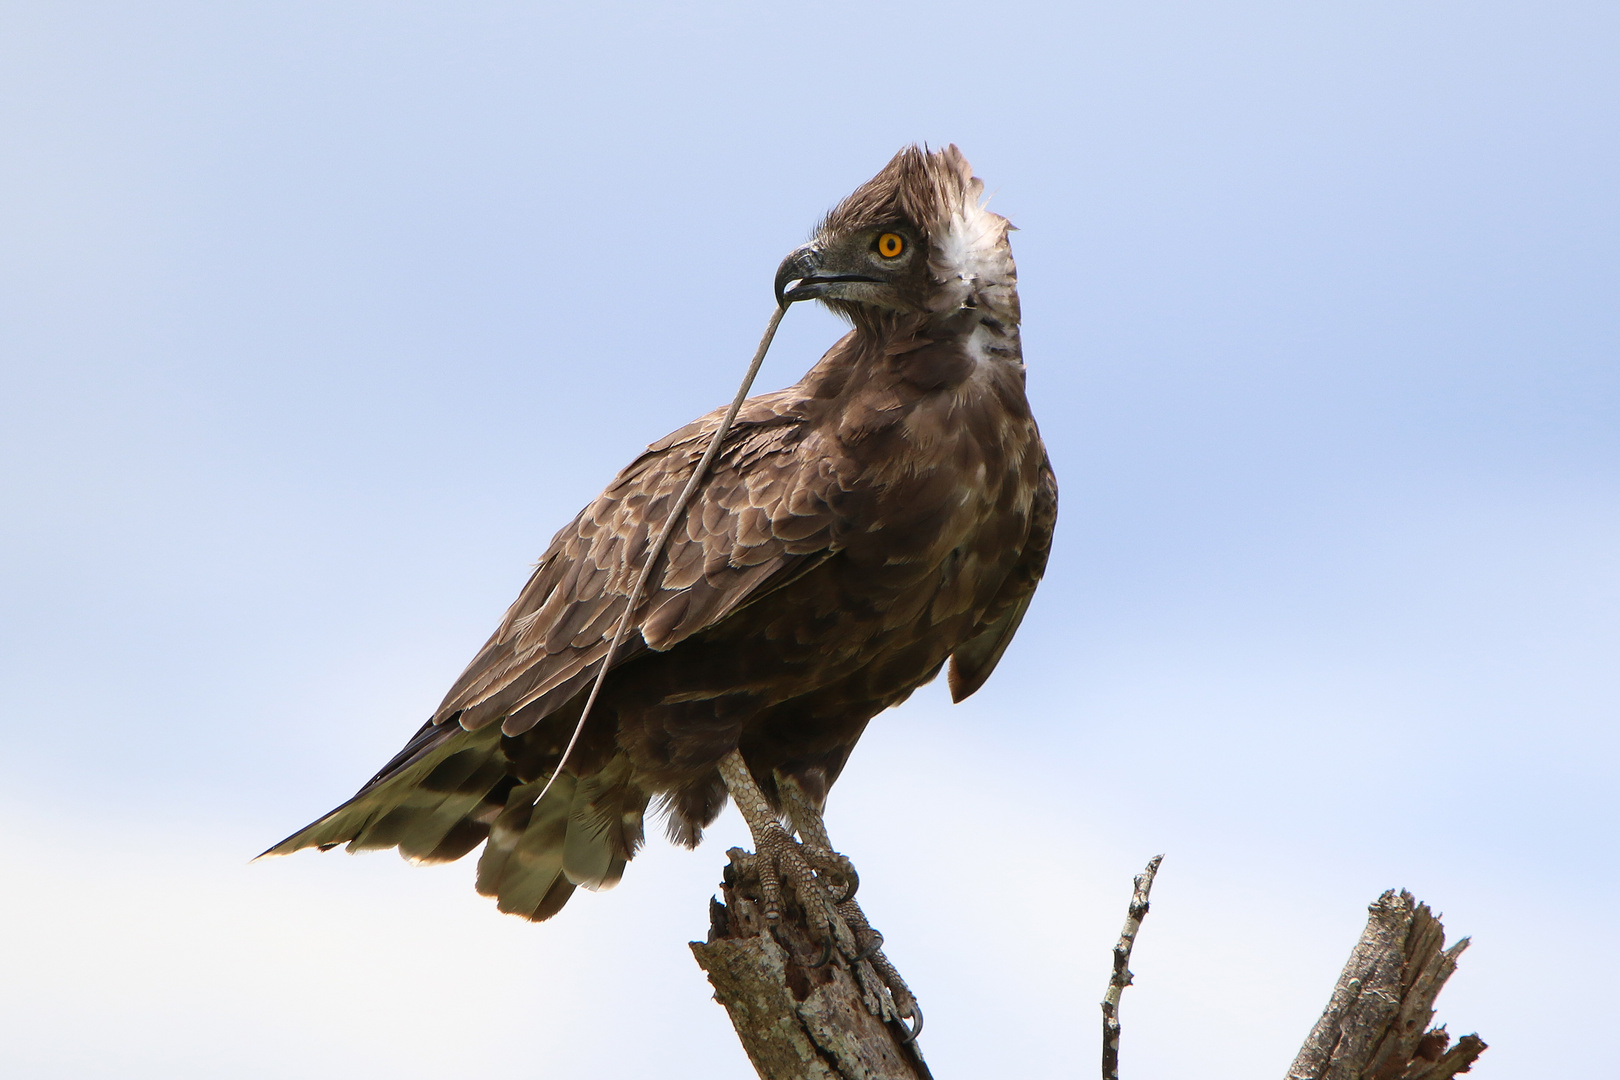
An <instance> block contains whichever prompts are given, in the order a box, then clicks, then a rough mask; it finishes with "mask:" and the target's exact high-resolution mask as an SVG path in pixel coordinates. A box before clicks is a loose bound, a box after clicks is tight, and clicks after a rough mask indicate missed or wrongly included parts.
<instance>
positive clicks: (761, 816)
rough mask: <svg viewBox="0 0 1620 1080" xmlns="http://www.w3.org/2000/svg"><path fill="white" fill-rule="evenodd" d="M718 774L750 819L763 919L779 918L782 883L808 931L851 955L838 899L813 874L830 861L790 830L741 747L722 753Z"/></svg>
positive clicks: (851, 938) (773, 922)
mask: <svg viewBox="0 0 1620 1080" xmlns="http://www.w3.org/2000/svg"><path fill="white" fill-rule="evenodd" d="M720 777H721V779H723V780H724V781H725V784H726V790H727V791H728V792H730V794H731V797H732V799H733V800H734V801H735V802H736V803H737V809H738V810H740V811H742V816H743V820H744V821H746V822H748V831H749V832H750V833H751V834H752V835H753V838H754V849H755V850H756V851H757V852H758V853H759V856H758V858H757V860H756V864H757V867H758V872H759V892H760V906H761V907H762V908H763V909H764V912H765V918H766V920H767V921H768V922H769V923H770V924H771V925H772V926H776V925H779V924H780V921H781V918H782V888H783V886H784V885H786V886H787V888H789V889H791V890H792V892H793V896H794V899H795V900H797V901H798V903H799V906H800V907H801V908H803V910H804V913H805V918H806V920H807V921H808V922H809V925H810V931H811V933H812V934H813V935H814V936H815V937H816V938H817V939H818V940H820V941H823V942H830V943H831V944H832V945H833V946H834V947H835V948H836V949H837V950H838V951H839V952H841V953H843V954H844V955H845V956H853V955H855V953H856V952H857V951H858V950H859V945H858V944H857V942H856V941H855V936H854V934H853V933H852V932H851V931H850V928H849V924H848V923H846V922H845V921H844V919H843V918H842V917H841V916H840V915H839V914H838V907H837V901H836V900H835V899H834V898H833V897H832V895H831V894H830V893H829V892H828V891H827V888H826V887H825V886H824V885H823V884H822V883H821V881H820V879H819V878H818V877H817V876H816V869H817V864H818V863H819V864H821V865H822V866H827V867H828V868H829V869H831V868H832V865H831V864H830V863H829V861H828V860H826V859H823V858H819V857H817V856H814V855H811V854H810V852H809V851H808V849H807V848H806V847H805V846H804V845H802V844H800V843H798V842H797V841H796V840H794V839H793V837H791V836H789V835H788V831H787V830H786V829H785V828H783V827H782V823H781V822H780V821H779V820H777V817H776V812H775V811H774V810H772V809H771V804H770V801H769V800H768V799H766V798H765V793H764V792H763V791H761V790H760V787H759V785H758V784H757V783H755V782H754V777H753V774H752V773H750V772H749V771H748V764H747V762H745V761H743V757H742V754H741V753H739V752H738V751H736V750H733V751H731V752H730V753H728V754H726V756H725V757H723V758H721V759H720ZM846 891H847V890H846Z"/></svg>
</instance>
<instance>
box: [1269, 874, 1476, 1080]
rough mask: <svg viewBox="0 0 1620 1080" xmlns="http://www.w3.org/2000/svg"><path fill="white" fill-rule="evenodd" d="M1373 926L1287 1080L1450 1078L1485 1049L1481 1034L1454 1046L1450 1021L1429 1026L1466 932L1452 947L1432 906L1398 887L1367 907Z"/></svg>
mask: <svg viewBox="0 0 1620 1080" xmlns="http://www.w3.org/2000/svg"><path fill="white" fill-rule="evenodd" d="M1367 911H1368V918H1367V928H1366V930H1365V931H1363V932H1362V935H1361V940H1360V941H1359V942H1358V943H1357V944H1356V947H1355V949H1354V950H1353V951H1352V952H1351V953H1350V960H1349V962H1348V963H1346V964H1345V965H1344V971H1343V972H1342V973H1341V974H1340V975H1339V982H1338V985H1337V986H1335V987H1334V988H1333V996H1332V997H1331V998H1330V999H1329V1000H1328V1005H1327V1009H1326V1010H1325V1011H1324V1012H1323V1013H1322V1018H1321V1019H1320V1020H1318V1021H1317V1022H1316V1027H1315V1028H1314V1029H1313V1030H1312V1031H1311V1035H1310V1038H1308V1039H1306V1040H1305V1045H1304V1046H1303V1047H1301V1048H1300V1051H1299V1056H1298V1057H1296V1058H1295V1059H1294V1064H1293V1067H1292V1068H1290V1069H1289V1070H1288V1080H1449V1078H1450V1077H1453V1076H1455V1075H1456V1074H1458V1073H1461V1072H1467V1071H1468V1069H1469V1067H1470V1066H1472V1065H1473V1063H1474V1060H1475V1059H1476V1058H1478V1057H1479V1055H1480V1054H1482V1053H1484V1051H1485V1043H1484V1042H1483V1041H1482V1040H1481V1039H1480V1037H1479V1036H1478V1035H1464V1036H1463V1037H1462V1038H1461V1039H1458V1040H1457V1045H1456V1046H1452V1047H1450V1048H1449V1049H1447V1047H1448V1044H1449V1043H1450V1042H1451V1036H1450V1034H1448V1033H1447V1031H1446V1029H1445V1026H1444V1025H1441V1026H1440V1027H1437V1028H1433V1029H1429V1030H1425V1029H1427V1028H1428V1027H1429V1021H1431V1020H1432V1019H1434V999H1435V998H1436V997H1437V996H1438V995H1439V993H1440V988H1441V987H1442V986H1444V985H1445V983H1446V980H1447V979H1449V978H1450V977H1451V973H1452V972H1453V971H1455V970H1456V969H1457V957H1458V956H1459V955H1460V954H1461V953H1462V951H1463V950H1464V949H1466V948H1467V947H1468V939H1467V938H1463V939H1462V940H1461V941H1458V942H1457V944H1455V945H1453V946H1452V947H1451V948H1449V949H1445V948H1443V947H1444V945H1445V927H1443V926H1442V925H1440V920H1439V919H1437V918H1435V917H1434V915H1433V913H1431V912H1430V911H1429V905H1427V904H1419V903H1416V902H1414V901H1413V899H1412V894H1411V893H1408V892H1401V893H1400V894H1399V895H1396V893H1395V890H1393V889H1391V890H1390V891H1389V892H1386V893H1385V894H1384V895H1383V896H1380V897H1379V898H1378V899H1377V900H1376V901H1374V902H1373V903H1372V904H1371V906H1369V907H1368V909H1367Z"/></svg>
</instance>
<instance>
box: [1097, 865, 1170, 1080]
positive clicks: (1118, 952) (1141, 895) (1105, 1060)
mask: <svg viewBox="0 0 1620 1080" xmlns="http://www.w3.org/2000/svg"><path fill="white" fill-rule="evenodd" d="M1163 861H1164V856H1163V855H1155V856H1153V858H1151V859H1149V860H1148V864H1147V869H1146V870H1143V871H1142V872H1141V873H1140V874H1137V875H1136V877H1135V878H1133V879H1132V881H1133V883H1134V884H1135V886H1136V888H1135V890H1134V891H1133V892H1132V893H1131V906H1130V907H1129V908H1128V909H1127V910H1126V912H1125V928H1124V929H1123V930H1121V931H1120V932H1119V942H1118V944H1116V945H1115V946H1114V971H1113V974H1111V975H1109V976H1108V992H1107V993H1105V994H1104V995H1103V999H1102V1014H1103V1051H1102V1074H1103V1080H1119V998H1120V995H1121V994H1123V993H1124V992H1125V988H1126V987H1127V986H1129V985H1131V967H1130V964H1131V949H1132V947H1134V946H1135V945H1136V932H1137V931H1138V930H1140V929H1141V928H1142V920H1143V919H1145V918H1147V913H1148V893H1150V892H1152V891H1153V878H1154V876H1155V875H1156V874H1158V872H1159V863H1161V862H1163Z"/></svg>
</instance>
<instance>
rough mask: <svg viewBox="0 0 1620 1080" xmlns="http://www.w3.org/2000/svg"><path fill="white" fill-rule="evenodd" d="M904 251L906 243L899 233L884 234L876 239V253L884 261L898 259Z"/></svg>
mask: <svg viewBox="0 0 1620 1080" xmlns="http://www.w3.org/2000/svg"><path fill="white" fill-rule="evenodd" d="M904 250H906V241H905V238H904V237H902V236H901V235H900V234H899V233H892V232H886V233H884V234H883V235H882V236H880V237H878V239H877V253H878V254H879V255H881V256H883V257H884V258H885V259H898V258H899V257H900V253H901V252H902V251H904Z"/></svg>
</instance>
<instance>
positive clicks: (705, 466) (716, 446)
mask: <svg viewBox="0 0 1620 1080" xmlns="http://www.w3.org/2000/svg"><path fill="white" fill-rule="evenodd" d="M786 314H787V307H786V305H778V307H777V309H776V310H775V311H773V312H771V318H770V321H769V322H767V323H766V324H765V334H764V336H762V337H761V338H760V339H759V348H757V349H755V350H754V359H753V361H752V362H751V363H750V364H749V365H748V372H747V373H746V374H745V375H743V381H742V385H741V386H739V387H737V396H736V397H734V398H732V399H731V408H729V409H727V410H726V415H725V416H723V417H721V418H720V426H719V427H717V428H715V429H714V434H713V435H712V436H711V437H710V438H709V447H708V449H706V450H704V451H703V456H702V457H701V458H699V459H698V463H697V467H696V468H694V469H693V470H692V475H691V477H690V478H689V479H688V480H687V481H686V486H685V487H684V488H682V489H681V494H680V496H679V497H678V498H676V500H675V505H674V506H672V507H670V510H669V517H667V518H665V519H664V527H663V528H662V529H660V530H659V532H658V539H656V540H654V541H653V545H652V547H650V548H648V549H647V557H646V559H644V560H643V561H642V563H641V573H640V574H638V575H637V576H636V584H635V587H634V588H632V589H631V590H630V599H629V600H628V601H627V602H626V603H625V605H624V614H623V615H622V616H620V617H619V625H618V627H617V628H616V629H615V630H614V631H613V640H612V641H611V642H609V643H608V647H607V654H606V655H605V656H603V657H602V668H601V670H600V671H598V672H597V673H596V681H595V682H594V683H592V684H591V693H590V696H589V697H587V698H586V699H585V707H584V708H583V709H581V710H580V713H579V722H578V723H577V724H575V725H574V733H573V734H572V735H570V736H568V745H567V746H565V747H563V752H562V757H560V758H558V759H557V767H556V769H554V770H553V771H552V773H551V776H550V778H549V779H547V780H546V786H545V787H543V788H541V789H540V794H538V795H536V796H535V797H534V801H535V803H536V804H538V803H539V802H540V800H542V799H544V798H545V797H546V792H548V791H550V790H551V785H552V784H554V783H556V781H557V777H559V776H561V775H562V771H563V766H564V765H566V764H568V757H569V755H570V754H572V753H573V752H574V746H575V744H576V743H578V742H579V733H580V732H582V731H584V730H585V721H587V720H589V719H590V718H591V706H593V705H595V704H596V696H597V695H598V694H600V693H601V692H602V683H603V681H604V680H606V679H607V673H608V669H609V668H611V667H612V666H613V658H614V657H615V656H616V655H618V652H619V646H620V645H622V644H624V636H625V634H626V633H628V632H629V630H630V622H631V620H632V619H634V618H635V617H636V605H637V604H638V603H640V602H641V594H642V593H643V592H644V591H646V588H647V579H648V578H649V577H651V576H652V570H653V564H654V563H656V562H657V561H658V555H659V553H660V552H662V551H663V550H664V545H665V544H667V543H669V534H670V533H672V532H674V531H675V523H676V522H677V521H679V520H680V517H681V511H682V510H685V509H686V504H687V502H688V501H689V500H690V499H691V498H692V493H693V492H694V491H696V490H697V488H698V485H699V484H701V483H702V482H703V477H704V476H705V475H706V474H707V473H708V471H709V465H710V464H711V463H712V462H713V461H714V456H715V455H716V454H718V453H719V452H720V444H721V442H723V441H724V440H725V437H726V432H728V431H730V430H731V422H732V421H733V420H735V419H737V410H738V409H741V408H742V403H743V402H744V401H745V400H747V398H748V391H749V389H750V388H751V387H752V386H753V385H754V376H756V375H758V374H759V366H760V364H762V363H764V362H765V353H766V352H767V351H769V349H770V347H771V339H772V338H774V337H776V328H777V327H778V326H780V325H782V316H783V315H786Z"/></svg>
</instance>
